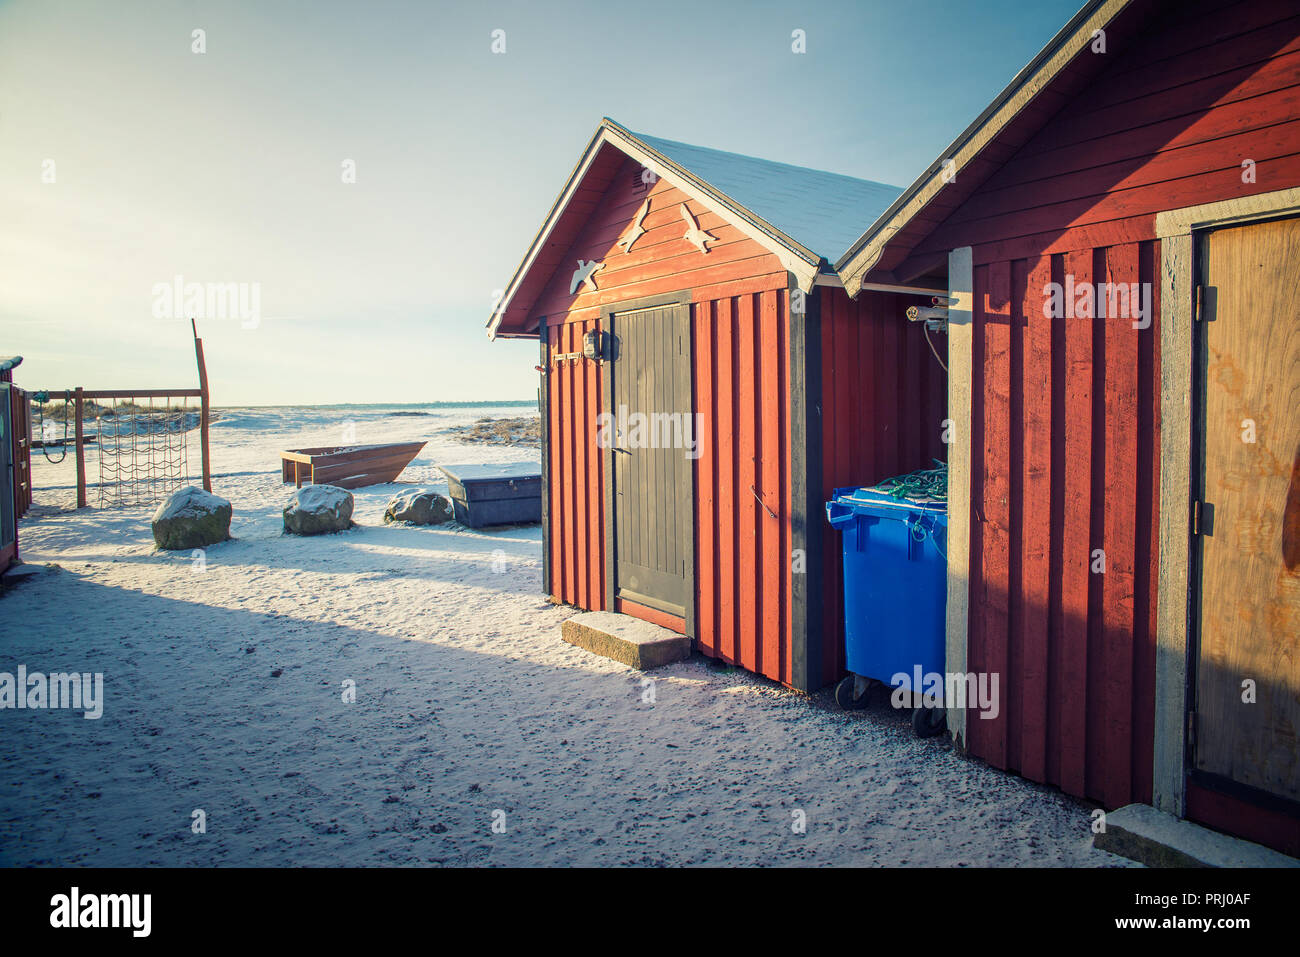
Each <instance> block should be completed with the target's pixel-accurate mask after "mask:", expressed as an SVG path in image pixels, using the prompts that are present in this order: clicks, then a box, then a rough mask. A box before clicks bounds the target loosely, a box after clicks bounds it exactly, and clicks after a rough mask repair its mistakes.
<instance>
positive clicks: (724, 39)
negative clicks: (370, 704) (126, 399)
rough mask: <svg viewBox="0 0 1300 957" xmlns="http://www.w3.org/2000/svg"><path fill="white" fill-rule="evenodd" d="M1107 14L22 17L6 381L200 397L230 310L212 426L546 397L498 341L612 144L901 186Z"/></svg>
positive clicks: (8, 40) (988, 9)
mask: <svg viewBox="0 0 1300 957" xmlns="http://www.w3.org/2000/svg"><path fill="white" fill-rule="evenodd" d="M1081 2H1082V0H858V2H835V3H832V2H824V3H817V2H808V0H800V2H795V3H763V2H749V3H745V2H709V0H691V2H680V3H679V2H655V3H645V2H629V3H617V2H612V0H606V2H593V3H562V2H555V3H545V2H540V0H539V2H531V3H490V2H444V3H439V2H424V3H399V2H372V3H361V4H358V3H337V2H329V0H318V2H285V0H264V2H225V3H220V4H217V3H196V2H180V0H178V2H170V3H167V2H158V3H144V2H134V0H120V2H114V3H102V2H95V0H91V2H60V0H31V2H21V0H10V2H0V355H22V356H23V357H24V360H25V361H24V364H23V366H22V367H21V368H20V369H19V370H17V372H16V374H15V380H16V381H17V382H18V383H19V384H20V385H22V386H23V387H24V388H27V389H32V390H35V389H48V390H50V391H52V392H61V391H63V390H64V389H68V388H73V387H76V386H79V385H80V386H83V387H85V388H87V389H118V388H168V387H172V388H179V387H194V386H195V385H196V384H197V374H196V371H195V366H194V350H193V340H192V337H191V334H190V326H189V322H188V321H187V320H186V318H185V317H186V315H188V314H189V313H190V311H192V310H189V311H187V309H186V306H187V305H192V301H191V302H189V303H187V302H186V299H187V297H188V296H189V295H191V294H192V292H193V288H189V289H187V288H186V287H187V286H191V287H193V286H194V285H197V287H198V288H199V289H201V290H203V291H204V292H205V293H206V292H207V290H208V288H209V286H211V287H212V288H213V289H214V290H216V291H218V292H226V291H227V290H228V291H229V293H233V294H234V295H241V294H242V296H243V297H244V298H243V303H244V305H245V306H246V309H245V311H244V312H243V313H242V314H236V315H233V316H230V315H226V316H220V317H212V318H208V317H205V318H204V319H203V320H201V321H200V322H199V334H200V335H201V336H202V337H203V340H204V351H205V353H206V358H207V366H208V373H209V379H210V383H211V392H212V401H213V403H214V405H217V406H222V405H280V404H332V403H344V402H434V401H477V400H483V401H486V400H506V399H529V398H533V397H535V396H536V391H537V376H536V372H535V371H534V366H535V365H536V362H537V347H536V343H535V342H532V341H524V342H518V341H514V342H511V341H501V340H498V341H496V342H489V341H488V339H487V336H486V332H485V328H484V327H485V323H486V321H487V319H488V317H489V315H490V313H491V310H492V305H493V296H494V295H495V294H496V293H497V292H498V291H499V290H500V289H502V288H503V287H504V286H505V285H506V283H507V282H508V281H509V279H510V277H511V276H512V275H513V273H514V271H515V269H516V268H517V266H518V265H519V261H520V259H521V258H522V257H523V254H524V252H525V251H526V249H527V247H528V244H529V243H530V242H531V240H532V238H533V237H534V236H535V235H536V233H537V230H538V228H539V227H540V226H541V224H542V221H543V219H544V218H545V216H546V214H547V212H548V211H549V209H550V207H551V204H552V203H553V202H554V200H555V197H556V196H557V195H558V194H559V192H560V190H561V188H562V187H563V185H564V182H565V179H566V178H567V177H568V175H569V174H570V172H571V171H572V169H573V167H574V164H575V163H576V162H577V160H578V158H579V157H580V155H581V153H582V150H583V148H584V147H585V146H586V144H587V141H588V140H589V139H590V137H591V135H592V134H593V133H594V131H595V129H596V126H597V124H598V123H599V122H600V119H601V117H602V116H610V117H612V118H613V119H615V120H617V121H618V122H619V123H621V124H623V125H624V126H626V127H628V128H629V129H632V130H635V131H638V132H644V133H648V134H652V135H656V136H661V137H665V138H668V139H674V140H679V141H682V142H687V143H695V144H699V145H702V146H708V147H712V148H715V149H721V150H728V151H732V152H738V153H746V154H749V155H753V156H760V157H763V158H766V159H772V160H779V161H782V162H786V163H793V164H797V165H800V166H808V167H812V168H815V169H824V170H830V171H832V172H837V173H844V174H847V175H850V176H858V177H862V178H864V179H871V180H876V181H878V182H884V183H890V184H893V185H896V186H900V187H902V186H906V185H908V184H909V183H911V182H912V180H913V179H915V178H916V177H917V176H918V175H919V174H920V173H921V172H923V171H924V169H925V168H926V167H927V166H928V165H929V164H930V163H931V162H933V161H934V160H935V159H936V158H937V157H938V156H939V155H940V154H941V152H942V151H943V150H944V148H945V147H946V146H947V145H948V144H949V143H950V142H951V141H952V140H953V139H954V138H955V137H956V136H957V134H958V133H960V132H961V131H962V130H963V129H965V128H966V126H967V125H969V124H970V123H971V121H973V120H974V119H975V117H976V116H978V115H979V113H980V112H981V111H982V110H983V109H984V108H985V107H986V106H987V105H988V103H989V102H990V101H991V100H992V99H993V97H994V96H996V95H997V94H998V93H999V92H1000V91H1001V90H1002V88H1003V87H1004V86H1006V84H1007V83H1008V82H1009V81H1010V80H1011V78H1012V77H1013V76H1014V75H1015V74H1016V73H1017V72H1018V71H1019V70H1020V69H1021V68H1022V67H1023V66H1024V65H1025V64H1026V63H1027V62H1028V61H1029V60H1030V59H1031V58H1032V57H1033V56H1034V55H1035V54H1036V53H1037V52H1038V51H1039V50H1040V49H1041V48H1042V47H1043V46H1044V45H1045V44H1046V43H1047V41H1048V40H1049V39H1051V37H1052V36H1053V35H1054V34H1055V33H1056V32H1057V30H1059V29H1060V28H1061V27H1062V26H1063V25H1064V24H1065V23H1066V21H1067V20H1068V19H1069V18H1070V17H1071V16H1072V15H1073V14H1074V12H1075V11H1076V10H1077V9H1078V6H1079V5H1080V3H1081ZM196 30H201V31H203V32H202V34H200V35H199V37H198V38H196V36H195V31H196ZM795 30H803V31H804V35H805V37H806V52H804V53H795V52H793V50H792V45H793V41H792V33H793V31H795ZM495 31H504V46H505V50H504V52H493V45H494V32H495ZM501 38H502V35H501V34H495V39H496V40H497V41H498V42H497V43H496V45H497V47H498V49H499V48H500V45H501V44H500V42H499V41H500V40H501ZM200 40H201V44H200V43H199V41H200ZM200 45H201V47H202V50H203V52H196V46H200ZM349 178H350V179H351V181H347V180H349ZM869 225H870V223H868V222H865V221H864V222H863V224H862V227H863V229H864V230H865V229H866V227H867V226H869ZM178 277H179V280H178ZM178 281H179V283H180V286H181V293H182V294H181V296H180V297H179V301H173V300H175V299H176V298H177V297H175V296H173V295H170V294H169V291H170V290H172V289H173V288H175V286H176V284H177V283H178ZM226 284H237V285H234V286H227V285H226ZM235 301H236V300H234V299H232V300H231V302H232V305H233V304H234V302H235ZM241 315H242V317H243V318H242V320H241Z"/></svg>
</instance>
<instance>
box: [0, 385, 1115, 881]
mask: <svg viewBox="0 0 1300 957" xmlns="http://www.w3.org/2000/svg"><path fill="white" fill-rule="evenodd" d="M412 413H427V414H412ZM531 414H535V408H530V407H528V406H520V405H507V406H500V407H489V406H472V407H383V408H379V407H353V408H333V409H325V408H274V409H223V410H221V417H220V419H219V420H218V421H216V422H215V423H214V424H213V426H212V462H213V480H212V485H213V491H214V492H215V493H217V494H218V495H221V496H223V497H225V498H227V499H229V500H230V502H231V503H232V505H233V507H234V520H233V522H232V526H231V534H232V536H233V538H232V540H230V541H227V542H224V543H222V544H219V545H215V546H212V547H210V548H208V549H207V550H206V553H205V554H204V555H203V557H202V560H201V561H199V560H196V559H195V557H193V556H192V555H191V553H190V552H177V553H168V552H160V551H156V550H155V548H154V544H153V539H152V537H151V534H150V527H149V517H150V514H151V512H152V509H151V508H146V507H130V508H115V509H103V510H101V509H98V508H95V507H93V506H94V505H95V489H94V487H93V485H92V487H91V490H90V500H91V505H92V507H91V508H88V509H83V510H81V511H75V510H73V509H72V505H73V504H74V502H75V478H74V474H75V473H74V465H73V456H72V455H71V454H70V455H69V456H68V458H67V459H66V460H65V461H64V462H62V463H61V464H58V465H54V464H50V463H48V462H47V461H46V460H45V458H44V457H43V456H42V455H41V454H40V453H39V451H38V452H36V453H34V456H33V459H32V466H33V473H34V485H35V489H36V494H35V505H34V506H33V507H32V509H31V511H30V512H29V513H28V515H27V516H26V518H25V519H24V520H23V524H22V549H23V552H22V555H23V559H24V560H25V561H26V562H28V563H43V564H54V565H57V566H58V569H57V570H54V571H51V572H49V573H46V574H43V575H39V576H37V577H35V578H34V579H32V580H30V581H27V582H25V583H23V584H21V585H19V586H16V587H14V588H12V589H10V590H9V591H8V592H7V593H5V594H4V595H3V597H2V598H0V601H3V603H4V604H5V606H6V607H5V611H6V614H5V615H4V616H3V617H2V618H0V660H2V661H3V664H0V670H3V671H11V672H12V671H14V670H15V669H16V668H17V667H18V666H19V665H25V666H26V667H27V669H28V670H29V671H44V672H55V671H80V672H102V673H103V675H104V702H103V716H102V717H101V718H100V719H98V720H85V719H84V718H83V716H82V715H81V714H80V713H77V712H73V711H56V710H46V711H19V710H3V711H0V739H2V740H3V742H4V745H3V747H0V865H53V864H68V865H91V866H134V865H142V866H148V865H180V866H211V865H219V866H234V865H252V866H295V865H303V866H338V865H430V864H447V865H561V864H577V865H691V864H697V865H701V864H702V865H826V864H837V865H872V864H876V865H938V866H981V865H1015V864H1031V865H1062V866H1121V865H1126V864H1127V863H1128V862H1126V861H1123V860H1122V859H1120V858H1117V857H1114V856H1112V855H1109V854H1107V853H1105V852H1102V851H1097V850H1094V849H1093V848H1092V846H1091V830H1090V825H1091V819H1090V808H1088V807H1087V806H1086V805H1084V804H1082V803H1079V802H1076V801H1074V800H1073V799H1071V798H1068V797H1066V796H1064V795H1062V794H1060V793H1059V792H1057V791H1054V790H1052V789H1050V788H1044V787H1039V786H1037V785H1033V784H1030V783H1028V782H1026V781H1024V780H1021V779H1019V778H1016V777H1013V776H1011V775H1008V774H1004V773H1001V772H997V771H994V770H992V769H990V768H988V767H986V766H985V765H983V764H982V763H980V762H978V761H972V760H967V759H964V758H962V757H961V756H960V755H959V754H957V753H956V752H955V750H954V749H953V747H952V746H951V744H949V743H948V741H947V738H946V736H944V737H940V738H936V739H930V740H919V739H917V738H915V737H914V736H913V735H912V733H911V729H910V725H909V724H908V721H907V718H906V715H900V714H895V713H893V712H892V711H891V709H890V708H889V706H888V704H887V702H886V701H885V700H884V699H883V697H882V700H881V701H880V703H878V704H876V705H873V706H872V708H870V709H869V710H867V711H865V712H857V713H847V714H846V713H840V712H838V711H836V710H835V709H834V706H833V705H832V704H831V703H830V701H829V695H828V694H827V693H826V692H821V693H819V694H818V695H816V696H814V697H813V698H812V699H809V698H807V697H804V696H802V695H799V694H796V693H794V692H791V691H788V690H786V689H783V688H781V687H779V686H777V685H775V684H773V683H771V682H769V681H766V680H764V679H761V678H758V677H755V676H752V675H749V674H746V673H744V672H741V671H737V670H734V669H730V668H719V667H716V666H715V665H713V664H712V663H710V662H709V661H708V660H707V659H705V658H702V657H700V656H698V655H696V656H695V657H693V658H691V659H689V660H687V661H684V662H679V663H677V664H674V665H670V666H668V667H666V668H663V669H660V670H657V671H655V672H653V673H650V674H648V675H643V674H641V673H640V672H636V671H633V670H631V669H629V668H627V667H625V666H623V665H620V664H617V663H615V662H613V661H609V660H607V659H604V658H599V657H595V656H593V655H590V654H587V653H586V652H583V651H581V650H579V649H577V648H575V647H572V646H570V645H567V644H565V643H563V642H562V641H561V640H560V638H559V625H560V623H561V622H562V621H563V620H564V619H565V618H567V617H569V616H570V615H571V614H573V610H572V609H568V608H564V607H557V606H555V605H552V604H550V603H548V602H547V600H546V599H545V597H544V596H543V595H542V592H541V573H540V562H541V535H540V529H539V527H538V526H536V525H530V526H514V527H503V528H499V529H488V530H482V531H474V530H470V529H466V528H463V527H461V526H459V525H449V526H439V527H413V526H404V525H388V526H385V525H384V524H383V523H382V515H383V511H384V508H385V506H386V504H387V503H388V500H389V499H390V498H391V497H392V495H394V494H396V493H397V492H399V491H402V490H409V489H411V488H417V487H426V486H427V487H430V488H434V489H437V490H440V491H445V487H446V486H445V482H443V480H442V477H441V473H439V472H438V471H437V468H436V466H437V465H440V464H443V465H449V464H455V463H515V462H537V461H538V456H539V452H538V450H537V449H536V448H534V447H525V446H517V445H491V444H472V443H465V442H462V441H460V440H459V439H458V438H457V437H456V435H454V434H452V433H450V432H448V431H446V430H449V429H451V428H453V427H457V426H466V425H471V424H473V423H474V422H475V421H476V420H478V419H480V418H483V417H485V416H493V417H514V416H522V415H531ZM189 441H190V450H189V462H190V469H191V472H192V473H193V472H194V471H196V470H197V463H198V452H197V433H190V435H189ZM402 441H427V442H428V444H427V445H426V446H425V448H424V450H423V451H422V452H421V453H420V454H419V455H418V456H417V458H416V459H415V460H414V461H413V462H412V463H411V465H410V466H409V467H408V468H407V469H406V470H405V472H404V473H403V474H402V475H401V477H400V481H399V482H397V483H393V484H388V485H380V486H372V487H368V488H362V489H357V490H355V491H354V494H355V498H356V508H355V512H354V520H355V522H356V523H357V527H355V528H353V529H352V530H350V531H347V532H343V533H340V534H337V535H325V536H319V537H314V538H295V537H292V536H286V535H283V534H282V531H281V528H282V521H281V514H280V510H281V508H282V507H283V504H284V502H285V500H286V498H287V497H288V495H289V493H290V491H291V489H292V486H286V485H284V484H282V482H281V476H280V467H279V458H278V453H279V451H280V450H281V449H290V448H298V447H310V446H327V445H340V444H369V443H379V442H402ZM97 467H98V464H97V462H96V461H95V458H94V451H93V449H92V450H89V452H88V457H87V474H88V476H89V477H90V479H91V481H92V483H93V481H94V479H95V476H96V475H97ZM349 682H354V683H355V685H354V686H355V702H352V703H349V702H348V701H347V700H345V698H346V695H345V691H346V689H347V688H348V687H349V685H348V683H349ZM198 810H201V811H202V819H203V821H204V822H205V828H204V831H203V833H195V829H194V827H193V826H192V825H193V822H194V820H195V819H196V817H195V811H198ZM800 822H804V823H805V824H806V826H805V827H802V828H801V827H799V826H798V825H799V824H800ZM494 824H495V825H496V826H495V827H494Z"/></svg>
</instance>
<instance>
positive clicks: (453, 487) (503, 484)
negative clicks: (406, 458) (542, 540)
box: [438, 463, 542, 528]
mask: <svg viewBox="0 0 1300 957" xmlns="http://www.w3.org/2000/svg"><path fill="white" fill-rule="evenodd" d="M438 468H439V469H441V470H442V474H443V475H445V476H447V490H448V492H449V493H450V495H451V507H452V510H453V511H454V512H455V514H456V521H458V522H460V523H461V524H462V525H468V526H470V527H471V528H482V527H483V526H485V525H512V524H522V523H528V522H540V521H541V520H542V469H541V466H540V465H532V464H528V463H524V464H517V465H440V466H438Z"/></svg>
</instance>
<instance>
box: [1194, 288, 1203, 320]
mask: <svg viewBox="0 0 1300 957" xmlns="http://www.w3.org/2000/svg"><path fill="white" fill-rule="evenodd" d="M1204 314H1205V284H1204V283H1199V282H1198V283H1197V284H1196V312H1195V320H1196V321H1197V322H1200V321H1201V319H1202V318H1203V317H1204Z"/></svg>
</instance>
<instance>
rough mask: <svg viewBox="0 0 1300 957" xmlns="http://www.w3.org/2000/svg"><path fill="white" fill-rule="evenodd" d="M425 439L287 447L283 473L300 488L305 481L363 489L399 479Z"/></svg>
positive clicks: (422, 445) (281, 463) (281, 456)
mask: <svg viewBox="0 0 1300 957" xmlns="http://www.w3.org/2000/svg"><path fill="white" fill-rule="evenodd" d="M426 444H427V443H425V442H400V443H395V442H390V443H387V444H384V445H343V446H334V447H325V448H313V449H287V450H285V451H283V452H281V453H280V473H281V477H282V478H283V480H284V481H285V482H293V483H294V485H295V486H296V487H297V488H302V486H303V483H304V482H307V483H310V484H312V485H336V486H338V487H339V488H361V487H362V486H364V485H382V484H384V483H385V482H395V481H397V477H398V476H399V475H401V474H402V469H404V468H406V467H407V466H408V465H410V464H411V460H412V459H413V458H415V457H416V456H417V455H419V454H420V450H421V449H423V448H424V446H425V445H426Z"/></svg>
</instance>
